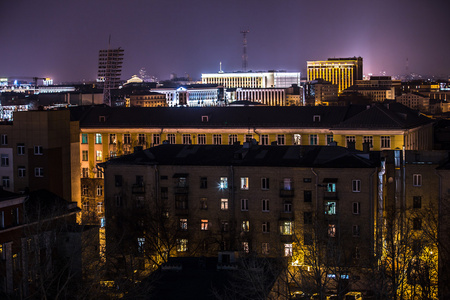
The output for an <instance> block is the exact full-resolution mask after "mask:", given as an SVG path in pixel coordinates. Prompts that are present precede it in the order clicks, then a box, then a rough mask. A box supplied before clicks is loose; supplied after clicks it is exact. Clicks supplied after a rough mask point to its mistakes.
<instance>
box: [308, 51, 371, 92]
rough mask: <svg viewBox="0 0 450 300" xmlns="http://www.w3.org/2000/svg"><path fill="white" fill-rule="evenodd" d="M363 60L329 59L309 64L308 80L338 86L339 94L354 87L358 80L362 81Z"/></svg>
mask: <svg viewBox="0 0 450 300" xmlns="http://www.w3.org/2000/svg"><path fill="white" fill-rule="evenodd" d="M362 75H363V59H362V57H353V58H329V59H328V60H325V61H308V62H307V80H308V81H312V80H316V79H319V78H321V79H323V80H325V81H329V82H331V83H332V84H337V85H338V93H339V94H341V93H342V92H343V91H344V90H345V89H346V88H348V87H350V86H352V85H354V84H355V83H356V80H362Z"/></svg>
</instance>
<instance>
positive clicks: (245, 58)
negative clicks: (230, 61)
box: [241, 30, 250, 72]
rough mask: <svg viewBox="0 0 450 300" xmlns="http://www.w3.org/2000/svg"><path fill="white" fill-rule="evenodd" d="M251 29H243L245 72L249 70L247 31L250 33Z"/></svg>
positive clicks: (243, 68) (243, 67)
mask: <svg viewBox="0 0 450 300" xmlns="http://www.w3.org/2000/svg"><path fill="white" fill-rule="evenodd" d="M249 32H250V31H249V30H241V33H242V36H243V41H242V46H243V52H242V71H243V72H247V59H248V56H247V33H249Z"/></svg>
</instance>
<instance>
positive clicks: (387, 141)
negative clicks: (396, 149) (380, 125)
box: [381, 135, 391, 148]
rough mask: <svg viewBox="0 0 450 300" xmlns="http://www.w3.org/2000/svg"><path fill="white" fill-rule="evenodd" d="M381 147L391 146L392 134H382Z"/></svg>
mask: <svg viewBox="0 0 450 300" xmlns="http://www.w3.org/2000/svg"><path fill="white" fill-rule="evenodd" d="M381 148H391V137H390V136H385V135H382V136H381Z"/></svg>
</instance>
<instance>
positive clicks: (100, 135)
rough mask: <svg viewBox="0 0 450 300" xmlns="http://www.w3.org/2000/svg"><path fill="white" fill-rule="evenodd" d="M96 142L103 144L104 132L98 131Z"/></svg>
mask: <svg viewBox="0 0 450 300" xmlns="http://www.w3.org/2000/svg"><path fill="white" fill-rule="evenodd" d="M95 143H96V144H101V143H102V134H101V133H96V134H95Z"/></svg>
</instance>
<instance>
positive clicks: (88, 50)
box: [0, 0, 450, 83]
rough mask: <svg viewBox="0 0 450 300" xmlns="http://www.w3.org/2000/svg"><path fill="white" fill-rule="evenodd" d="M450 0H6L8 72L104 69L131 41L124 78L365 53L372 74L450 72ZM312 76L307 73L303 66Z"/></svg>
mask: <svg viewBox="0 0 450 300" xmlns="http://www.w3.org/2000/svg"><path fill="white" fill-rule="evenodd" d="M449 12H450V1H449V0H427V1H423V0H422V1H419V0H377V1H369V0H311V1H304V0H78V1H74V0H39V1H36V0H0V28H1V35H0V37H1V39H0V77H3V76H38V77H52V78H53V79H54V82H55V83H59V82H67V81H82V80H86V81H90V80H94V79H95V78H96V76H97V60H98V51H99V49H107V47H108V37H109V35H110V34H111V46H112V47H122V48H124V49H125V58H124V65H123V72H122V79H128V78H130V77H131V75H133V74H138V73H139V70H140V69H141V68H142V67H144V68H145V69H146V70H147V74H148V75H153V76H156V77H158V78H159V79H167V78H169V76H170V74H171V73H176V74H177V75H178V76H179V77H182V76H186V74H189V75H190V76H191V77H192V78H194V79H199V78H200V77H201V73H206V72H217V71H218V70H219V62H222V69H223V70H224V71H235V70H241V67H242V35H241V34H240V31H241V30H244V29H248V30H249V31H250V33H249V34H248V36H247V40H248V47H247V53H248V68H247V69H248V70H253V71H261V70H269V69H278V70H287V71H301V72H302V73H304V72H305V70H306V61H307V60H325V59H327V58H328V57H351V56H362V57H363V59H364V73H365V74H368V73H373V74H374V75H380V73H381V72H383V71H385V72H386V74H387V75H397V74H404V73H406V60H407V59H408V64H409V72H415V73H420V74H431V75H448V74H450V14H449ZM302 75H304V74H302Z"/></svg>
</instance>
